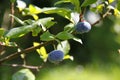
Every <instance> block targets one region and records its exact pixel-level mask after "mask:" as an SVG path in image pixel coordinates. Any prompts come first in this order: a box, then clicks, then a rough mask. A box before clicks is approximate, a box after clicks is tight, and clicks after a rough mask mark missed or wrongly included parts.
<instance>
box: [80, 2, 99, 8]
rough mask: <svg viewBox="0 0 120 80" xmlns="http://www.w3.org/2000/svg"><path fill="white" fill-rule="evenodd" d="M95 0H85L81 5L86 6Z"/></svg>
mask: <svg viewBox="0 0 120 80" xmlns="http://www.w3.org/2000/svg"><path fill="white" fill-rule="evenodd" d="M96 1H97V0H85V1H84V2H83V4H82V7H83V6H88V5H91V4H93V3H95V2H96Z"/></svg>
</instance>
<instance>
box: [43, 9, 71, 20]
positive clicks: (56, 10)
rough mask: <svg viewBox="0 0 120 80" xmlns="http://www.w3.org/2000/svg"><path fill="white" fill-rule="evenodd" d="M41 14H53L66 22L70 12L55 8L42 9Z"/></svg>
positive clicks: (69, 17)
mask: <svg viewBox="0 0 120 80" xmlns="http://www.w3.org/2000/svg"><path fill="white" fill-rule="evenodd" d="M42 12H43V13H45V14H53V13H56V14H58V15H60V16H62V17H64V18H66V19H68V20H70V19H71V10H69V9H65V8H57V7H52V8H43V9H42Z"/></svg>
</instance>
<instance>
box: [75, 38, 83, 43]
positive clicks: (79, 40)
mask: <svg viewBox="0 0 120 80" xmlns="http://www.w3.org/2000/svg"><path fill="white" fill-rule="evenodd" d="M73 40H74V41H77V42H79V43H81V44H82V43H83V42H82V40H81V39H79V38H76V37H74V38H73Z"/></svg>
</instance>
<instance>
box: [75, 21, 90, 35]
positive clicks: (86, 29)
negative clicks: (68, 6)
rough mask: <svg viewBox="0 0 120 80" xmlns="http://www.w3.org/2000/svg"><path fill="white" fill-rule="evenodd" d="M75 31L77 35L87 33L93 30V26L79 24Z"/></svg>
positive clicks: (84, 23) (85, 23)
mask: <svg viewBox="0 0 120 80" xmlns="http://www.w3.org/2000/svg"><path fill="white" fill-rule="evenodd" d="M75 30H76V32H77V33H87V32H89V31H90V30H91V25H90V23H88V22H86V21H83V22H79V23H77V25H76V26H75Z"/></svg>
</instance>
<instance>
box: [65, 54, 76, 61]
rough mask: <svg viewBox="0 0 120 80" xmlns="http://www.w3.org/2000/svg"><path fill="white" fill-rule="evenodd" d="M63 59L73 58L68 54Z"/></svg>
mask: <svg viewBox="0 0 120 80" xmlns="http://www.w3.org/2000/svg"><path fill="white" fill-rule="evenodd" d="M64 59H70V60H72V61H73V60H74V57H73V56H70V55H65V56H64Z"/></svg>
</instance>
